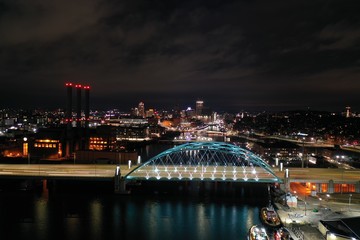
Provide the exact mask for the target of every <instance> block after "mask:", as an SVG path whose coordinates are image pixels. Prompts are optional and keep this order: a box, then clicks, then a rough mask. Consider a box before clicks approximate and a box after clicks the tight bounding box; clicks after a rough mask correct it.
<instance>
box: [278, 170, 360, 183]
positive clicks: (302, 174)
mask: <svg viewBox="0 0 360 240" xmlns="http://www.w3.org/2000/svg"><path fill="white" fill-rule="evenodd" d="M274 172H275V173H276V175H277V176H278V177H280V178H284V174H285V173H284V172H280V171H279V170H278V169H274ZM289 174H290V182H312V183H327V182H328V181H329V180H333V181H334V183H355V182H358V181H360V170H359V169H340V168H289Z"/></svg>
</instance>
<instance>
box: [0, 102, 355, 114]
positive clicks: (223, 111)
mask: <svg viewBox="0 0 360 240" xmlns="http://www.w3.org/2000/svg"><path fill="white" fill-rule="evenodd" d="M135 107H137V105H134V106H133V107H132V108H135ZM188 107H191V108H192V109H195V104H194V105H193V106H190V105H186V107H183V108H181V107H180V108H179V110H180V111H182V110H186V109H187V108H188ZM205 107H208V106H205ZM148 109H154V110H157V111H169V112H170V111H172V110H174V108H164V107H159V108H158V107H156V106H154V107H146V103H145V110H148ZM209 109H210V110H211V111H212V112H216V113H219V114H222V113H232V114H237V113H241V112H248V113H262V112H266V113H284V112H305V111H310V112H327V113H344V112H346V107H344V108H343V109H341V110H325V109H324V110H323V109H318V108H311V107H304V108H287V109H245V108H244V109H240V110H238V111H236V110H221V109H219V110H217V109H213V108H211V107H209ZM0 110H14V111H21V110H23V111H35V110H39V111H56V110H63V111H65V110H66V107H65V106H60V107H54V108H49V107H26V108H25V107H23V108H21V107H0ZM83 110H84V109H82V111H83ZM110 110H118V111H119V112H120V113H131V108H129V109H121V108H119V107H109V108H104V107H100V108H95V107H91V105H90V111H110ZM73 112H75V106H73ZM350 112H351V113H356V114H358V113H360V111H357V110H354V109H352V108H351V110H350Z"/></svg>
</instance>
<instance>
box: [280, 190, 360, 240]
mask: <svg viewBox="0 0 360 240" xmlns="http://www.w3.org/2000/svg"><path fill="white" fill-rule="evenodd" d="M349 197H350V195H349V194H348V193H347V194H340V193H339V194H319V195H318V196H307V197H306V199H302V198H298V202H297V206H296V207H290V208H289V207H287V206H284V205H282V204H280V203H276V206H277V208H278V210H277V212H278V214H279V216H280V218H281V221H282V222H283V224H284V225H285V226H286V227H287V228H288V229H289V230H290V231H291V234H292V236H293V238H294V239H306V240H313V239H314V240H318V239H325V238H324V236H323V235H322V234H321V233H320V231H319V229H318V227H319V222H320V220H333V219H339V218H348V217H357V216H360V194H359V193H352V194H351V199H350V201H349ZM304 200H306V201H304Z"/></svg>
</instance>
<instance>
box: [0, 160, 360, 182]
mask: <svg viewBox="0 0 360 240" xmlns="http://www.w3.org/2000/svg"><path fill="white" fill-rule="evenodd" d="M135 167H136V165H133V166H132V167H131V168H130V169H129V167H128V165H120V172H121V175H122V176H125V175H126V174H127V173H129V171H131V170H133V169H134V168H135ZM115 171H116V165H109V164H0V178H11V177H12V178H16V177H24V178H26V177H29V178H67V179H69V178H75V179H79V178H84V179H91V178H92V179H101V178H103V179H112V178H113V177H114V175H115ZM234 171H235V172H234ZM273 171H274V172H275V174H276V175H277V176H278V177H279V178H281V179H283V178H284V174H285V172H284V171H282V172H280V171H279V169H278V168H274V169H273ZM289 174H290V182H312V183H328V181H329V180H333V181H334V183H356V182H359V181H360V170H354V169H338V168H336V169H332V168H289ZM245 175H246V176H247V178H249V180H251V179H255V178H256V176H257V177H258V178H259V179H263V180H266V179H268V180H270V179H272V176H270V175H269V174H268V173H266V172H265V171H264V170H263V169H261V168H256V174H255V175H254V174H253V173H252V172H251V171H250V170H249V169H247V171H246V173H244V171H243V169H242V168H241V167H237V168H236V169H234V168H233V167H227V168H226V167H221V166H218V167H214V166H209V167H207V168H202V167H188V168H186V167H184V166H182V167H180V166H178V167H176V166H162V167H158V168H157V170H155V169H154V166H151V167H150V166H146V167H144V168H141V171H140V169H139V171H136V172H134V173H133V175H132V176H133V177H135V178H138V179H139V178H141V179H150V178H158V177H160V178H163V179H173V180H176V179H180V178H189V179H196V178H198V179H207V180H220V181H221V180H224V179H226V180H227V181H229V180H231V179H232V180H241V179H243V178H244V177H245Z"/></svg>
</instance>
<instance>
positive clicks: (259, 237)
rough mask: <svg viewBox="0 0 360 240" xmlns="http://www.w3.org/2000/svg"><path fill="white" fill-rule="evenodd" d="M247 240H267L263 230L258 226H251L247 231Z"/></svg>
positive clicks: (267, 237)
mask: <svg viewBox="0 0 360 240" xmlns="http://www.w3.org/2000/svg"><path fill="white" fill-rule="evenodd" d="M248 236H249V238H248V239H249V240H269V236H268V235H267V233H266V230H265V228H263V227H261V226H259V225H253V226H252V227H251V228H250V230H249V235H248Z"/></svg>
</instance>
